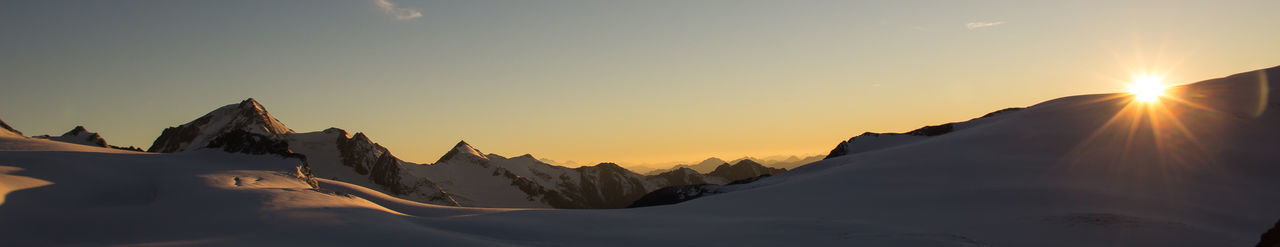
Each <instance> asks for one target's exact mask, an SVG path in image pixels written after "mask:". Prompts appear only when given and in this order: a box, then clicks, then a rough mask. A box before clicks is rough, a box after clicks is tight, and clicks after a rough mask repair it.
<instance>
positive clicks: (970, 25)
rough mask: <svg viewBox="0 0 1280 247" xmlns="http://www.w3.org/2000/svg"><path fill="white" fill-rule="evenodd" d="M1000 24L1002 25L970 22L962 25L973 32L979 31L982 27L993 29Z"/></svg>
mask: <svg viewBox="0 0 1280 247" xmlns="http://www.w3.org/2000/svg"><path fill="white" fill-rule="evenodd" d="M1000 24H1004V22H1003V21H992V22H970V23H966V24H964V27H966V28H969V30H974V29H979V28H984V27H993V26H996V25H1000Z"/></svg>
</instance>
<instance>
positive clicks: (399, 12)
mask: <svg viewBox="0 0 1280 247" xmlns="http://www.w3.org/2000/svg"><path fill="white" fill-rule="evenodd" d="M373 3H374V4H377V5H378V8H380V9H382V11H383V12H387V14H390V15H391V16H395V17H396V20H411V19H414V18H418V17H422V11H418V10H416V9H411V8H400V7H396V4H395V3H391V1H387V0H373Z"/></svg>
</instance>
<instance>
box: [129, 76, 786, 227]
mask: <svg viewBox="0 0 1280 247" xmlns="http://www.w3.org/2000/svg"><path fill="white" fill-rule="evenodd" d="M223 139H234V140H236V141H235V142H231V143H227V144H219V145H211V144H213V143H214V141H216V140H223ZM258 143H279V145H283V146H284V147H282V148H281V151H279V152H277V153H280V154H281V155H298V156H300V157H305V160H306V163H307V167H308V169H309V170H310V171H311V172H312V174H313V175H314V176H316V177H319V178H326V179H332V180H336V181H343V182H347V183H351V184H355V185H360V186H363V187H367V188H372V189H376V190H379V191H381V192H383V193H386V194H388V195H393V196H396V197H400V198H403V199H407V200H413V201H418V202H424V203H432V204H438V205H450V206H470V207H520V208H547V207H551V208H621V207H626V206H628V205H630V204H631V203H632V202H633V201H634V200H636V199H638V198H639V197H640V196H643V195H644V194H646V193H648V192H650V191H654V190H657V189H659V188H662V187H667V186H681V185H691V184H702V183H713V184H714V183H720V184H723V183H728V182H730V181H733V180H737V179H741V178H744V177H756V176H760V175H766V174H767V175H773V174H778V173H781V172H783V171H785V170H783V169H771V168H766V167H763V166H762V165H760V164H759V163H755V162H751V161H745V160H744V161H742V162H738V163H736V164H734V165H729V164H717V165H718V166H717V167H716V169H715V170H714V171H708V172H707V173H705V174H703V173H698V172H692V173H690V172H686V171H669V172H666V173H661V174H653V175H648V176H646V175H641V174H637V173H634V172H631V171H629V170H627V169H624V168H622V167H620V166H618V165H616V164H612V163H601V164H598V165H594V166H583V167H578V168H567V167H563V166H555V165H550V164H547V163H545V162H542V161H541V160H539V159H537V158H534V157H533V156H532V155H528V154H525V155H521V156H516V157H511V158H507V157H503V156H500V155H497V154H486V153H483V152H480V151H479V150H477V149H476V148H475V147H473V146H471V145H470V144H468V143H466V142H465V141H460V142H458V144H457V145H455V146H454V147H453V148H452V149H450V150H449V151H448V152H446V153H445V155H444V156H443V157H441V158H440V159H439V160H437V161H436V162H434V163H431V164H418V163H412V162H407V161H404V160H401V159H399V158H397V157H396V156H395V155H393V154H392V153H391V151H390V150H388V149H387V148H385V147H383V146H381V145H379V144H377V143H376V142H374V141H372V140H371V139H370V138H369V137H368V136H366V135H365V134H363V133H355V134H350V133H349V132H348V131H346V130H343V129H339V128H329V129H326V130H323V131H315V132H305V133H299V132H295V131H294V130H292V129H290V128H288V127H287V126H286V125H285V124H284V123H282V122H281V121H280V120H278V119H276V118H275V117H273V116H271V114H270V113H269V112H268V111H267V110H266V107H265V106H262V105H261V104H260V103H258V102H257V101H256V100H254V99H247V100H244V101H242V102H240V103H238V104H230V105H226V106H223V107H219V108H217V109H215V110H213V111H212V112H210V113H208V114H205V115H203V116H201V117H199V118H196V119H195V120H192V121H190V122H188V123H186V124H182V125H179V126H176V127H170V128H167V129H165V130H164V131H162V132H161V134H160V136H159V137H158V138H156V141H155V143H154V144H152V145H151V147H150V148H149V150H148V151H150V152H160V153H173V152H187V151H195V150H201V149H205V148H210V147H215V146H225V145H231V146H255V145H262V144H258Z"/></svg>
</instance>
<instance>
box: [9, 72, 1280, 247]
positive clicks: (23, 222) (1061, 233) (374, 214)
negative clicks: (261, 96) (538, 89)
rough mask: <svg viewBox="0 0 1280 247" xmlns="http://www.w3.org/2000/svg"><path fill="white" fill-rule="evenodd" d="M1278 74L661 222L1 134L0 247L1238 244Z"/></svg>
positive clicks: (244, 161) (1258, 223) (911, 154)
mask: <svg viewBox="0 0 1280 247" xmlns="http://www.w3.org/2000/svg"><path fill="white" fill-rule="evenodd" d="M1276 71H1277V69H1271V70H1268V71H1265V72H1254V73H1246V74H1241V75H1237V76H1233V77H1230V78H1227V79H1223V80H1216V81H1207V82H1202V83H1198V84H1194V85H1190V86H1183V87H1174V88H1170V89H1169V91H1168V92H1167V93H1166V94H1167V95H1168V96H1169V98H1175V97H1176V98H1177V99H1180V100H1181V101H1182V102H1184V103H1178V102H1177V101H1176V100H1162V101H1161V103H1160V104H1161V105H1158V106H1151V105H1134V104H1135V103H1133V100H1132V97H1128V96H1126V95H1122V94H1112V95H1085V96H1075V97H1066V98H1060V99H1056V100H1051V101H1047V102H1045V103H1041V104H1038V105H1035V106H1032V107H1030V108H1028V109H1026V110H1022V111H1017V112H1012V113H1009V114H1002V115H1001V116H999V117H996V118H992V119H989V120H984V121H985V122H984V123H982V124H980V125H971V126H969V127H967V128H964V129H961V130H958V131H955V132H952V133H949V134H946V135H941V136H935V137H930V138H920V139H919V140H914V141H911V142H909V143H898V142H895V143H894V144H893V145H894V147H892V148H882V149H874V148H867V149H865V151H863V152H859V153H854V154H850V155H846V156H842V157H838V158H834V159H829V160H825V161H821V162H817V163H813V164H810V165H807V166H803V167H800V168H797V169H795V170H794V171H792V172H788V173H784V174H782V175H778V176H774V177H770V178H766V179H763V180H760V181H758V182H756V183H752V184H748V185H746V186H742V187H743V188H741V189H740V190H738V191H735V192H731V193H725V194H719V195H714V196H708V197H704V198H701V199H697V200H693V201H689V202H685V203H681V204H676V205H670V206H660V207H649V208H638V209H620V210H524V209H474V208H455V207H443V206H434V205H427V204H420V203H415V202H410V201H405V200H401V199H396V198H393V197H388V196H385V195H381V194H378V193H377V192H375V191H372V190H368V189H365V188H362V187H358V186H354V185H350V184H346V183H342V182H335V181H328V180H322V181H321V189H320V190H315V189H312V188H310V187H309V186H308V185H307V184H306V183H304V182H302V181H300V180H298V179H297V178H295V176H294V173H295V171H296V166H297V165H298V163H297V161H296V160H293V159H284V158H278V157H275V156H251V155H242V154H228V153H222V152H218V151H211V150H205V151H196V152H186V153H175V154H144V153H132V152H124V151H116V150H111V149H103V148H94V147H88V146H83V145H74V144H65V143H58V142H52V141H47V140H35V139H29V138H23V137H20V136H16V135H0V150H4V151H0V194H4V196H5V198H4V201H3V202H2V204H0V246H31V245H68V244H89V245H111V244H156V245H277V246H278V245H304V244H305V245H322V246H329V245H341V246H369V245H376V244H395V245H429V246H458V245H485V246H491V245H507V244H510V245H551V246H566V245H567V246H600V245H639V246H669V245H686V246H697V245H730V246H732V245H751V246H758V245H785V246H792V245H800V246H803V245H838V246H1251V245H1253V244H1254V243H1255V242H1256V241H1257V240H1258V237H1259V236H1260V235H1261V233H1262V232H1264V231H1266V230H1267V229H1268V228H1270V226H1271V225H1272V224H1273V223H1274V222H1276V220H1277V219H1280V179H1277V178H1280V165H1277V164H1280V162H1278V161H1280V156H1278V155H1277V154H1276V153H1275V150H1280V141H1278V140H1280V131H1278V130H1277V126H1280V121H1278V119H1277V118H1278V117H1277V114H1276V113H1275V110H1274V109H1267V108H1275V107H1276V105H1277V104H1276V103H1274V102H1280V101H1276V100H1275V99H1274V98H1275V97H1274V95H1271V94H1270V92H1271V88H1274V86H1273V85H1274V83H1272V82H1270V81H1267V80H1266V79H1265V78H1275V76H1271V75H1276V74H1280V73H1277V72H1276Z"/></svg>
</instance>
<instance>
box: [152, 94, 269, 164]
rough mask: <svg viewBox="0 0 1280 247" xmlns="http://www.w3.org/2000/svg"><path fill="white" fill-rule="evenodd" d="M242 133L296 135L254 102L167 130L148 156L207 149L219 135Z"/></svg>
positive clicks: (244, 103)
mask: <svg viewBox="0 0 1280 247" xmlns="http://www.w3.org/2000/svg"><path fill="white" fill-rule="evenodd" d="M232 130H242V131H245V132H248V133H252V134H258V135H263V136H267V137H271V138H280V137H282V136H283V135H286V134H290V133H293V130H291V129H289V127H285V125H284V124H283V123H280V120H276V118H275V117H272V116H271V114H269V113H267V108H266V107H263V106H262V105H261V104H258V101H255V100H253V99H252V98H250V99H246V100H244V101H242V102H240V103H239V104H231V105H227V106H223V107H221V108H218V109H216V110H213V112H209V113H208V114H205V115H204V116H201V117H200V118H197V119H196V120H193V121H191V122H188V123H186V124H183V125H179V126H178V127H170V128H166V129H164V132H161V133H160V137H159V138H156V141H155V142H154V143H152V144H151V147H150V148H148V149H147V152H158V153H172V152H182V151H190V150H195V149H200V148H204V147H205V146H206V145H207V144H208V143H209V141H212V140H213V138H217V137H218V135H219V134H222V133H229V132H231V131H232Z"/></svg>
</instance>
